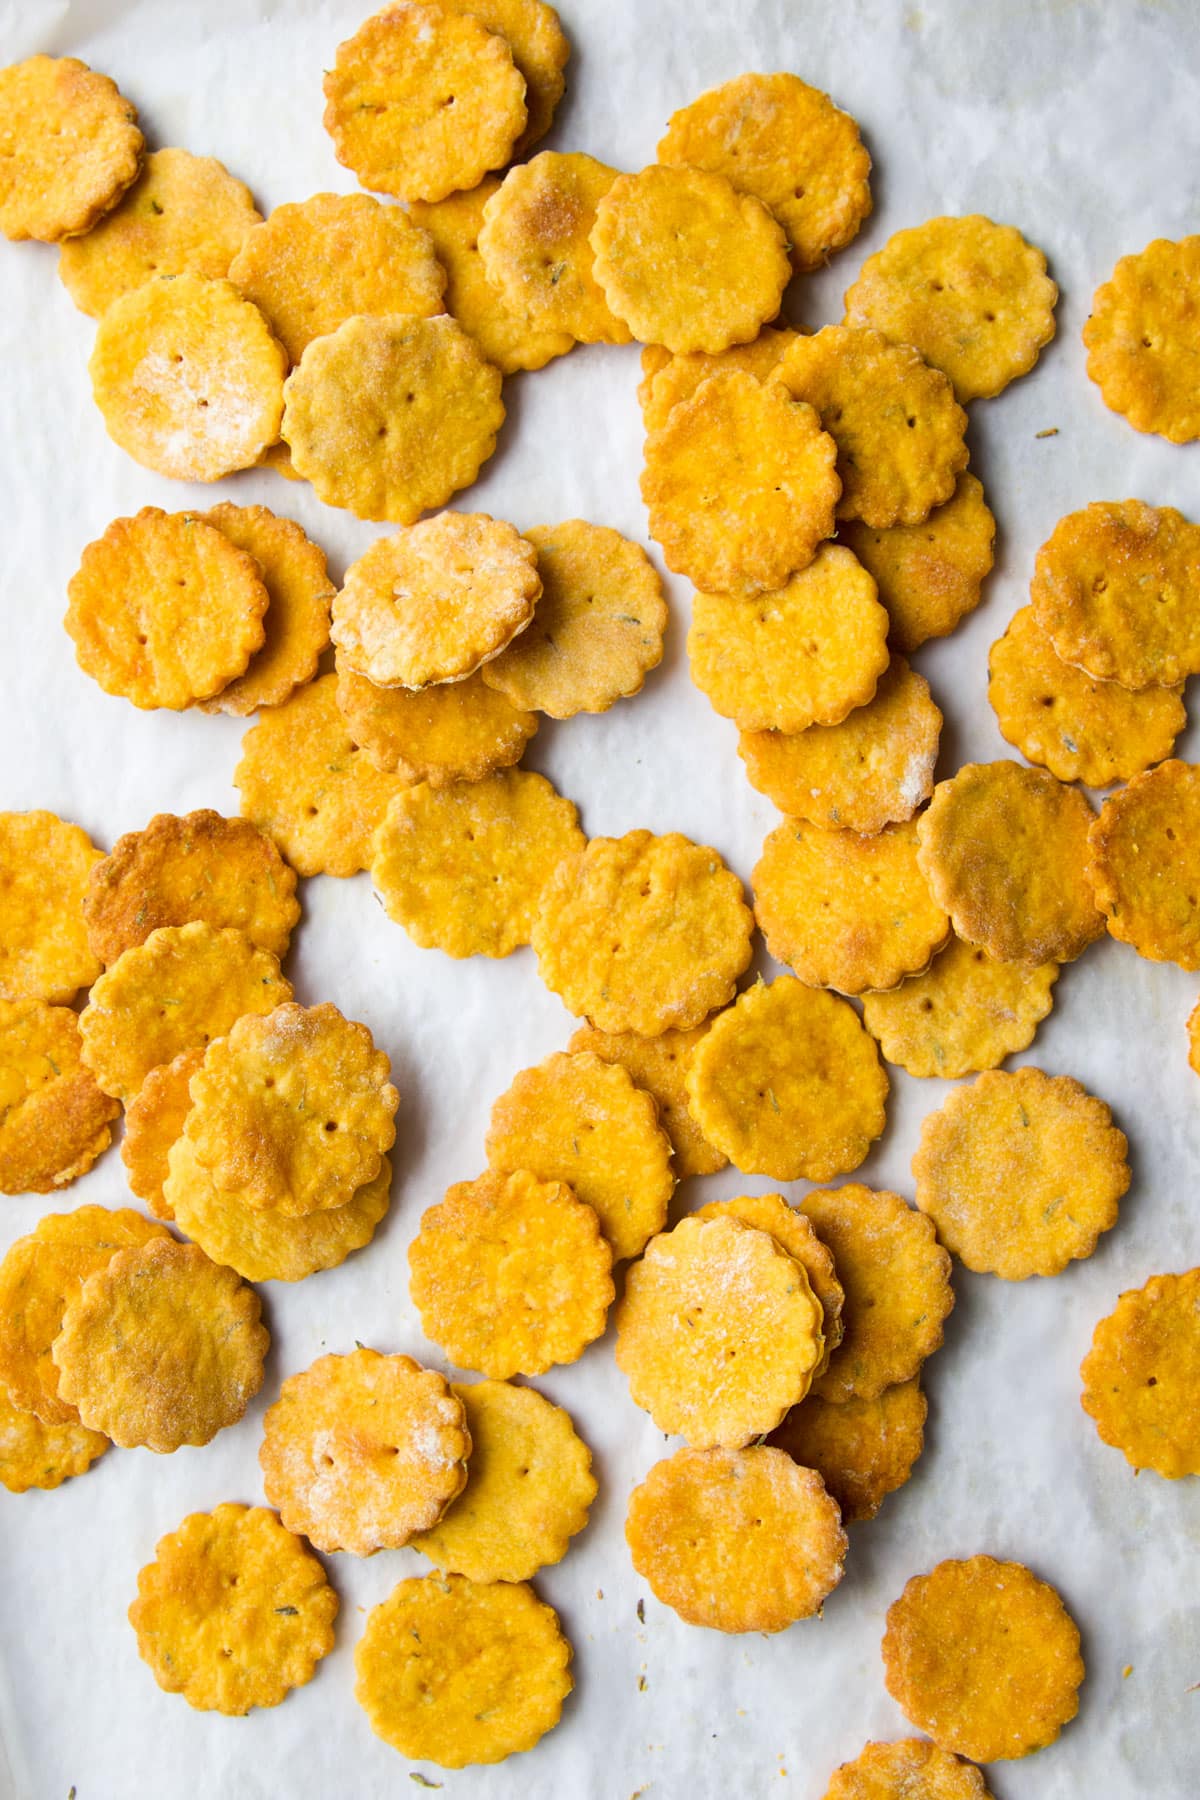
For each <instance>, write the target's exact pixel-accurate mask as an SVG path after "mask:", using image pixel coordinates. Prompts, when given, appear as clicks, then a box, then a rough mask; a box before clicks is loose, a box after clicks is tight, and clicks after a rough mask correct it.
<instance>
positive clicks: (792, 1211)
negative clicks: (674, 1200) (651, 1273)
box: [695, 1194, 846, 1381]
mask: <svg viewBox="0 0 1200 1800" xmlns="http://www.w3.org/2000/svg"><path fill="white" fill-rule="evenodd" d="M695 1216H696V1218H698V1219H721V1218H726V1217H728V1218H733V1219H739V1220H740V1221H741V1223H742V1224H743V1225H752V1226H754V1228H755V1230H757V1231H765V1232H767V1233H768V1234H769V1235H770V1236H771V1237H773V1238H774V1239H775V1242H776V1243H777V1244H778V1245H779V1247H780V1249H781V1250H786V1251H787V1253H788V1255H789V1256H790V1257H792V1258H793V1259H794V1260H795V1261H796V1262H798V1263H799V1264H800V1267H801V1268H802V1269H803V1270H804V1273H805V1274H806V1275H807V1276H808V1285H809V1287H811V1289H812V1291H813V1296H814V1298H815V1299H816V1300H818V1301H819V1302H820V1306H821V1335H822V1337H823V1338H824V1340H825V1346H824V1349H823V1350H822V1352H821V1360H820V1362H819V1363H818V1364H817V1366H816V1368H815V1369H814V1370H813V1380H814V1381H815V1380H816V1378H817V1376H818V1375H823V1374H824V1373H825V1370H826V1369H827V1368H828V1366H829V1358H830V1357H831V1356H832V1355H833V1352H834V1351H835V1350H836V1349H837V1347H838V1345H839V1344H840V1343H841V1341H842V1307H843V1305H844V1303H845V1299H846V1296H845V1293H844V1292H843V1289H842V1284H841V1282H840V1281H839V1280H838V1278H837V1270H836V1268H835V1267H834V1261H833V1254H832V1252H831V1251H830V1250H829V1248H828V1246H827V1245H825V1244H823V1243H822V1242H821V1240H820V1238H819V1237H818V1236H817V1234H816V1230H815V1229H814V1227H813V1223H812V1221H811V1219H807V1218H805V1216H804V1214H803V1213H802V1212H797V1210H796V1208H795V1207H794V1206H789V1205H788V1203H787V1201H786V1200H785V1199H784V1198H783V1195H782V1194H737V1195H735V1196H734V1198H733V1199H732V1200H710V1201H709V1202H708V1204H707V1205H706V1206H701V1207H700V1208H698V1210H697V1212H696V1215H695Z"/></svg>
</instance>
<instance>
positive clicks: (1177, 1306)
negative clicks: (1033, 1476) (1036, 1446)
mask: <svg viewBox="0 0 1200 1800" xmlns="http://www.w3.org/2000/svg"><path fill="white" fill-rule="evenodd" d="M1080 1374H1081V1376H1082V1377H1083V1394H1082V1396H1081V1398H1082V1403H1083V1410H1084V1412H1086V1413H1089V1414H1090V1415H1091V1417H1092V1419H1093V1420H1094V1421H1095V1425H1096V1430H1097V1431H1098V1432H1099V1434H1100V1437H1101V1439H1102V1440H1103V1442H1104V1443H1106V1444H1111V1445H1112V1446H1113V1448H1114V1449H1115V1450H1120V1451H1121V1453H1122V1454H1123V1456H1124V1457H1125V1460H1126V1462H1128V1463H1129V1464H1130V1466H1131V1467H1132V1468H1133V1469H1134V1470H1135V1471H1137V1470H1140V1469H1153V1470H1154V1472H1155V1473H1156V1474H1158V1475H1162V1476H1165V1477H1166V1479H1167V1480H1168V1481H1177V1480H1179V1479H1180V1477H1182V1476H1184V1475H1198V1474H1200V1423H1198V1421H1200V1405H1198V1400H1200V1269H1189V1270H1188V1271H1187V1273H1186V1274H1182V1275H1152V1276H1151V1277H1150V1280H1149V1281H1148V1282H1146V1284H1145V1286H1144V1287H1141V1288H1131V1289H1130V1290H1129V1291H1128V1292H1127V1293H1124V1294H1122V1295H1121V1298H1120V1299H1119V1300H1118V1302H1117V1304H1116V1306H1115V1307H1114V1309H1113V1311H1112V1312H1111V1313H1110V1314H1109V1315H1108V1317H1107V1318H1104V1319H1101V1321H1100V1323H1099V1324H1098V1325H1097V1327H1096V1330H1095V1333H1094V1335H1093V1337H1092V1347H1091V1349H1090V1350H1089V1351H1088V1354H1087V1355H1086V1356H1085V1357H1084V1359H1083V1366H1082V1368H1081V1369H1080Z"/></svg>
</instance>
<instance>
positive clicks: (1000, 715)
mask: <svg viewBox="0 0 1200 1800" xmlns="http://www.w3.org/2000/svg"><path fill="white" fill-rule="evenodd" d="M988 673H989V675H990V677H991V679H990V680H989V682H988V699H989V700H990V701H991V703H992V709H993V711H994V712H995V714H996V720H997V723H998V724H999V726H1000V731H1001V735H1002V736H1003V737H1004V738H1005V739H1006V740H1007V741H1008V742H1009V743H1010V744H1012V745H1013V746H1014V747H1015V748H1016V749H1017V750H1019V751H1020V752H1021V755H1022V756H1024V757H1025V758H1027V760H1028V761H1029V762H1032V763H1038V764H1040V766H1041V767H1042V768H1044V769H1049V771H1050V773H1051V774H1052V775H1054V776H1056V777H1057V778H1058V780H1059V781H1081V782H1083V783H1084V784H1085V785H1086V786H1087V787H1092V788H1103V787H1111V786H1112V785H1113V783H1114V782H1115V781H1129V780H1130V779H1131V778H1132V777H1133V776H1134V775H1140V774H1141V772H1142V771H1143V769H1148V768H1150V766H1151V765H1152V764H1153V763H1157V762H1161V761H1162V759H1163V757H1164V756H1169V755H1170V754H1171V746H1172V745H1173V744H1174V742H1175V739H1176V738H1177V737H1178V735H1179V733H1180V732H1181V731H1182V730H1183V728H1184V726H1185V725H1186V724H1187V713H1186V711H1185V710H1184V705H1183V684H1182V682H1180V683H1178V684H1177V685H1176V686H1174V687H1148V688H1142V689H1141V690H1140V691H1138V692H1136V693H1134V692H1131V691H1130V689H1129V688H1124V687H1121V686H1120V684H1119V683H1118V682H1115V681H1097V680H1095V679H1094V677H1093V676H1091V675H1088V674H1087V673H1086V672H1085V671H1084V670H1082V669H1077V668H1074V667H1073V666H1072V665H1071V664H1070V663H1065V662H1063V661H1062V659H1061V657H1059V656H1058V655H1057V654H1056V652H1055V649H1054V645H1053V644H1052V643H1051V641H1050V639H1049V638H1048V637H1047V635H1046V633H1045V632H1044V631H1043V630H1042V627H1041V626H1040V625H1039V624H1038V622H1037V615H1036V614H1035V612H1034V609H1033V607H1032V606H1023V607H1021V608H1020V610H1019V611H1018V612H1016V613H1014V614H1013V617H1012V619H1011V620H1010V622H1009V627H1008V630H1007V631H1006V632H1005V634H1004V636H1003V637H1002V638H998V639H997V640H996V642H995V643H994V644H993V645H992V648H991V650H990V652H989V654H988Z"/></svg>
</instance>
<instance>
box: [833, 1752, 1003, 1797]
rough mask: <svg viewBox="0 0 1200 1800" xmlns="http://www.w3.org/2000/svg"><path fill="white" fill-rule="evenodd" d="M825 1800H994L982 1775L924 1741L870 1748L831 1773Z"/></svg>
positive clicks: (972, 1767)
mask: <svg viewBox="0 0 1200 1800" xmlns="http://www.w3.org/2000/svg"><path fill="white" fill-rule="evenodd" d="M825 1800H992V1796H991V1791H990V1789H989V1788H987V1787H986V1786H985V1785H984V1780H983V1775H982V1773H981V1772H980V1771H979V1770H978V1769H977V1768H976V1767H975V1765H974V1763H965V1762H962V1761H960V1760H959V1758H958V1757H957V1756H951V1755H950V1753H949V1751H946V1750H939V1749H938V1747H937V1745H936V1744H930V1743H928V1742H927V1741H926V1740H925V1739H924V1738H900V1739H899V1740H898V1741H897V1742H896V1743H894V1744H877V1743H870V1744H867V1745H865V1746H864V1748H863V1749H862V1750H860V1751H859V1753H858V1755H857V1756H856V1757H855V1759H854V1761H853V1762H847V1763H842V1764H841V1766H840V1767H839V1768H836V1769H835V1770H834V1771H833V1775H832V1777H831V1779H830V1783H829V1786H828V1787H827V1788H826V1790H825Z"/></svg>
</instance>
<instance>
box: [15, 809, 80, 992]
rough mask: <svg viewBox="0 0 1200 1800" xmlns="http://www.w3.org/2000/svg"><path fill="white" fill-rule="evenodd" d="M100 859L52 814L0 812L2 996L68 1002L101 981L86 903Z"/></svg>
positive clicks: (72, 827)
mask: <svg viewBox="0 0 1200 1800" xmlns="http://www.w3.org/2000/svg"><path fill="white" fill-rule="evenodd" d="M102 855H103V852H102V851H100V850H97V849H96V847H95V845H94V844H93V843H92V842H91V840H90V839H89V838H88V835H87V833H86V831H84V830H83V828H82V827H81V826H79V825H70V824H68V823H67V822H66V820H65V819H59V818H56V817H55V815H54V814H53V813H51V812H0V999H3V1000H49V1001H58V1002H66V1001H69V1000H73V999H74V998H75V995H76V994H77V993H78V991H79V989H80V988H81V987H88V986H90V984H91V983H92V982H93V981H94V980H95V979H96V977H97V975H98V974H99V973H100V964H99V963H98V962H97V960H96V957H95V956H94V955H93V953H92V950H91V948H90V946H89V944H88V939H87V932H86V930H85V929H84V922H83V899H84V895H85V893H86V891H87V882H88V876H89V875H90V874H91V871H92V869H93V868H94V867H95V865H96V864H97V863H98V862H99V861H100V859H101V856H102Z"/></svg>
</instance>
